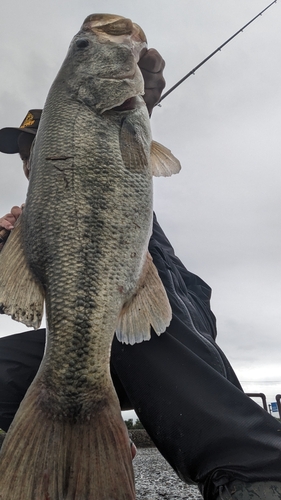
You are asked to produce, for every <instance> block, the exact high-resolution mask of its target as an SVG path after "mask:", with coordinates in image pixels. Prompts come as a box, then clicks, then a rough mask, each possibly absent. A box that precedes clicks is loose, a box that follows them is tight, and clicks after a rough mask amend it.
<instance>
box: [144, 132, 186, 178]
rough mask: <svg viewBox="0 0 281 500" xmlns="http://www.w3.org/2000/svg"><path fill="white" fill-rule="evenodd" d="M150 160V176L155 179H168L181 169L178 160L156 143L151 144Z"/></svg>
mask: <svg viewBox="0 0 281 500" xmlns="http://www.w3.org/2000/svg"><path fill="white" fill-rule="evenodd" d="M150 160H151V168H152V174H153V175H154V176H155V177H160V176H163V177H170V176H171V175H173V174H178V173H179V171H180V169H181V164H180V162H179V160H177V158H176V157H175V156H174V155H173V154H172V153H171V151H170V150H169V149H168V148H166V147H165V146H163V145H162V144H159V142H156V141H152V143H151V149H150Z"/></svg>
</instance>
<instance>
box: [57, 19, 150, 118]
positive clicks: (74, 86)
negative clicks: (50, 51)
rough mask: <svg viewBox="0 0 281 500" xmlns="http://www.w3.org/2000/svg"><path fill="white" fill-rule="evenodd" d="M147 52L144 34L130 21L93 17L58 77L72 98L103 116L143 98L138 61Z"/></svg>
mask: <svg viewBox="0 0 281 500" xmlns="http://www.w3.org/2000/svg"><path fill="white" fill-rule="evenodd" d="M146 50H147V40H146V36H145V34H144V32H143V30H142V29H141V28H140V27H139V26H138V25H137V24H135V23H133V22H132V21H131V20H130V19H127V18H125V17H122V16H118V15H113V14H92V15H90V16H88V17H87V18H86V19H85V21H84V23H83V25H82V27H81V30H80V31H79V32H78V33H77V35H75V37H74V38H73V40H72V42H71V44H70V47H69V51H68V54H67V56H66V59H65V61H64V64H63V66H62V68H61V71H60V73H59V75H60V77H61V78H63V80H64V83H66V82H67V85H68V88H69V90H70V93H71V96H72V97H74V98H77V99H78V100H80V101H82V102H84V103H85V104H86V105H87V106H90V107H91V108H94V109H95V110H96V111H97V112H99V113H103V112H104V111H107V110H110V109H113V108H115V107H116V106H122V105H123V103H124V102H125V101H127V100H128V99H131V98H133V97H135V96H138V95H143V94H144V82H143V77H142V74H141V71H140V69H139V67H138V61H139V59H140V57H141V56H142V54H144V53H145V51H146Z"/></svg>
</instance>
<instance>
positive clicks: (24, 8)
mask: <svg viewBox="0 0 281 500" xmlns="http://www.w3.org/2000/svg"><path fill="white" fill-rule="evenodd" d="M269 3H270V1H266V0H212V2H209V1H208V0H173V2H170V1H169V2H167V1H166V0H161V1H160V0H154V1H153V2H152V1H151V0H142V2H139V1H132V0H123V1H117V0H103V1H102V0H96V1H94V2H93V1H90V0H80V1H79V2H77V1H74V0H48V2H45V1H44V2H43V1H42V0H37V2H34V1H33V0H32V1H31V0H21V1H19V0H10V1H9V2H4V3H3V5H1V18H0V27H1V29H0V32H1V80H0V110H1V112H0V128H2V127H5V126H19V125H20V123H21V121H22V120H23V118H24V116H25V114H26V112H27V111H28V110H29V109H31V108H41V107H43V105H44V102H45V98H46V95H47V92H48V89H49V87H50V85H51V83H52V81H53V80H54V78H55V76H56V73H57V71H58V69H59V67H60V65H61V63H62V61H63V59H64V57H65V54H66V52H67V48H68V45H69V43H70V41H71V39H72V37H73V36H74V34H75V33H76V32H77V31H78V30H79V28H80V26H81V24H82V22H83V20H84V18H85V17H86V16H87V15H89V14H92V13H95V12H108V13H115V14H121V15H124V16H126V17H130V18H131V19H132V20H133V21H135V22H137V23H138V24H140V25H141V26H142V28H143V29H144V31H145V33H146V35H147V38H148V41H149V46H150V47H155V48H157V49H158V50H159V52H160V53H161V54H162V56H163V57H164V59H165V60H166V70H165V78H166V82H167V88H169V87H170V86H171V85H173V84H174V83H175V82H176V81H177V80H179V79H180V78H181V77H182V76H184V75H185V74H186V73H187V72H188V71H189V70H191V69H192V68H193V67H194V66H196V65H197V64H198V63H199V62H200V61H201V60H202V59H204V58H205V57H206V56H207V55H208V54H209V53H210V52H212V51H213V50H214V49H216V48H217V46H219V45H220V44H221V43H223V42H224V41H225V40H226V39H227V38H229V37H230V36H231V35H232V34H233V33H234V32H236V31H237V30H238V29H239V28H240V27H242V26H243V25H244V24H245V23H247V22H248V21H249V20H250V19H251V18H252V17H254V16H255V15H256V14H257V13H258V12H259V11H260V10H262V9H263V8H264V7H266V6H267V5H268V4H269ZM280 19H281V1H280V0H278V1H277V3H276V4H274V5H273V6H272V7H271V8H270V9H269V10H268V11H266V13H264V15H263V16H262V17H259V18H258V19H257V20H256V21H255V22H254V23H253V24H251V25H250V26H249V27H248V28H247V29H246V30H245V31H244V32H243V33H242V34H240V35H239V36H238V37H237V38H235V39H234V40H233V41H232V42H231V43H230V44H229V45H227V46H226V47H225V48H224V49H223V50H222V51H221V52H219V53H218V54H216V56H215V57H214V58H212V59H211V60H210V61H208V62H207V63H206V64H205V65H204V66H203V67H202V68H201V69H199V70H198V72H197V73H196V75H194V76H192V77H191V78H189V79H188V80H187V81H186V82H185V83H183V84H182V85H181V86H180V87H179V88H178V89H177V90H175V91H174V92H173V93H172V94H171V95H170V96H169V97H167V99H166V100H164V101H163V104H162V106H161V107H157V108H156V109H155V110H154V113H153V116H152V120H151V125H152V130H153V136H154V138H155V139H156V140H157V141H159V142H162V143H163V144H164V145H165V146H167V147H169V148H170V149H171V150H172V151H173V153H174V154H175V155H176V156H177V157H178V158H179V160H180V161H181V163H182V171H181V173H180V174H179V175H177V176H174V177H173V178H165V179H164V178H160V179H155V184H154V185H155V210H156V213H157V216H158V220H159V222H160V224H161V225H162V227H163V229H164V230H165V232H166V234H167V236H168V237H169V239H170V240H171V242H172V244H173V246H174V248H175V250H176V253H177V254H178V256H179V257H180V258H181V260H182V261H183V262H184V264H185V265H186V267H187V268H188V269H189V270H190V271H192V272H194V273H196V274H198V275H199V276H200V277H201V278H203V279H204V280H205V281H206V282H207V283H208V284H209V285H211V287H212V289H213V297H212V309H213V311H214V313H215V315H216V317H217V325H218V343H219V345H220V346H221V347H222V348H223V349H224V351H225V353H226V355H227V356H228V358H229V359H230V361H231V362H232V364H233V366H234V368H235V370H236V372H237V374H238V376H239V377H240V379H241V381H242V385H243V387H244V389H245V390H246V391H248V392H265V393H266V395H267V397H268V402H270V401H273V399H272V398H273V397H274V396H275V395H276V394H278V393H281V365H280V347H281V338H280V333H281V310H280V303H281V251H280V250H281V235H280V223H279V219H280V214H281V196H280V190H281V171H280V153H281V151H280V121H281V106H280V104H281V68H280V61H281V29H280ZM0 172H1V198H0V214H1V215H4V214H5V213H6V212H8V211H9V210H10V208H11V207H12V206H13V205H18V204H21V203H22V202H24V199H25V192H26V188H27V181H26V180H25V179H24V176H23V174H22V171H21V162H20V159H19V157H18V156H17V155H4V154H0ZM23 330H24V327H22V325H21V324H18V323H15V322H13V321H12V320H10V319H8V318H6V317H0V335H6V334H9V333H16V332H20V331H23Z"/></svg>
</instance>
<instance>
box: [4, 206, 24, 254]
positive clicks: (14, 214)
mask: <svg viewBox="0 0 281 500" xmlns="http://www.w3.org/2000/svg"><path fill="white" fill-rule="evenodd" d="M21 212H22V209H21V208H20V207H17V206H14V207H13V208H12V209H11V212H10V213H9V214H6V215H4V216H3V217H1V218H0V251H1V250H2V248H3V246H4V245H5V242H6V240H7V238H8V236H9V234H10V231H11V229H14V224H15V222H16V220H17V219H18V218H19V216H20V214H21Z"/></svg>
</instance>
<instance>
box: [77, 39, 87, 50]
mask: <svg viewBox="0 0 281 500" xmlns="http://www.w3.org/2000/svg"><path fill="white" fill-rule="evenodd" d="M88 45H89V40H87V38H79V40H77V41H76V46H77V47H78V49H85V48H86V47H88Z"/></svg>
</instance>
